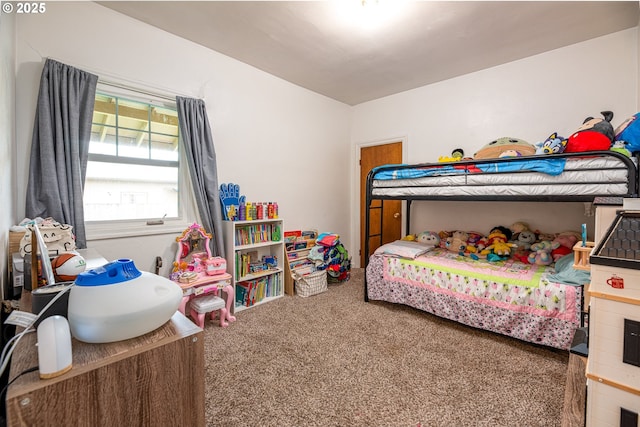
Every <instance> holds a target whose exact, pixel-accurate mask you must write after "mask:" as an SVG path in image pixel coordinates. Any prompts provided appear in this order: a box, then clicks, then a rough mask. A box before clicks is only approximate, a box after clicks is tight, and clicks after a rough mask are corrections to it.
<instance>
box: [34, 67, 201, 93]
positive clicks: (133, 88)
mask: <svg viewBox="0 0 640 427" xmlns="http://www.w3.org/2000/svg"><path fill="white" fill-rule="evenodd" d="M47 58H49V59H53V60H54V61H57V62H60V63H63V64H67V62H66V61H62V60H59V59H57V58H54V57H51V56H49V57H47ZM68 65H71V64H68ZM71 66H72V67H77V68H78V69H82V70H85V71H87V72H90V73H92V74H95V75H97V76H98V83H99V84H103V85H106V86H111V87H114V88H118V89H124V90H128V91H131V92H134V93H138V94H141V95H147V96H153V97H156V98H160V99H164V100H167V101H171V102H176V96H180V97H183V98H194V97H193V96H188V95H183V94H180V93H177V92H175V93H174V92H173V91H171V92H172V94H171V95H170V94H168V93H166V92H165V93H161V92H160V91H164V90H163V89H155V88H151V89H142V88H140V87H136V86H135V85H137V84H138V83H137V82H131V83H130V84H124V83H120V82H117V81H113V80H111V79H114V80H127V79H125V78H122V77H117V76H113V75H109V73H104V72H102V71H98V70H94V69H91V67H85V66H83V65H79V66H75V65H71ZM103 75H106V76H107V79H106V80H105V79H103V78H102V76H103ZM139 84H140V86H146V85H145V84H144V83H139Z"/></svg>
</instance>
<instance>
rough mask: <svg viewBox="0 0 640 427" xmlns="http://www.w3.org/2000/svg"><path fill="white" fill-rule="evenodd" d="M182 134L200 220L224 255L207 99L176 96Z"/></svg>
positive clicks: (213, 250)
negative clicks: (205, 102)
mask: <svg viewBox="0 0 640 427" xmlns="http://www.w3.org/2000/svg"><path fill="white" fill-rule="evenodd" d="M176 103H177V105H178V122H179V123H180V138H181V140H182V145H183V147H184V149H185V152H186V157H187V163H188V166H189V174H190V176H191V183H192V185H193V191H194V194H195V198H196V203H197V204H198V211H199V213H200V220H201V221H202V224H200V225H202V226H203V227H204V229H205V230H207V232H209V233H211V234H212V235H213V239H211V244H212V247H211V253H212V254H213V255H214V256H216V255H217V256H221V257H224V256H225V254H224V244H223V240H222V209H221V207H220V198H219V190H218V167H217V165H216V152H215V149H214V147H213V137H212V136H211V128H210V127H209V119H208V118H207V110H206V107H205V105H204V101H203V100H200V99H192V98H183V97H180V96H178V97H176Z"/></svg>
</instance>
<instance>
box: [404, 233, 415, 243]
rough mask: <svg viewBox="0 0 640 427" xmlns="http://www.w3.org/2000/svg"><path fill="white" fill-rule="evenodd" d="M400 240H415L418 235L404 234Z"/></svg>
mask: <svg viewBox="0 0 640 427" xmlns="http://www.w3.org/2000/svg"><path fill="white" fill-rule="evenodd" d="M400 240H404V241H407V242H415V241H416V235H415V234H407V235H406V236H404V237H403V238H402V239H400Z"/></svg>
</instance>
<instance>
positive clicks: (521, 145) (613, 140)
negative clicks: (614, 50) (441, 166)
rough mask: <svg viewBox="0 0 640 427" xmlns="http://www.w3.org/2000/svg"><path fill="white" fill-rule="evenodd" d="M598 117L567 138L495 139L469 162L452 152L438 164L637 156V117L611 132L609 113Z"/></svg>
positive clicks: (460, 152)
mask: <svg viewBox="0 0 640 427" xmlns="http://www.w3.org/2000/svg"><path fill="white" fill-rule="evenodd" d="M600 114H602V118H597V117H596V118H594V117H587V118H586V119H585V120H584V122H583V123H582V125H581V126H580V127H579V128H578V129H577V130H576V131H575V132H573V133H572V134H571V136H569V137H568V138H565V137H563V136H560V135H558V133H557V132H554V133H552V134H551V135H550V136H549V137H548V138H547V139H546V140H545V141H543V142H538V143H536V144H530V143H528V142H527V141H524V140H522V139H519V138H512V137H504V138H498V139H496V140H495V141H491V142H490V143H488V144H486V145H485V146H483V147H482V148H481V149H480V150H478V152H476V153H475V154H474V155H473V158H470V157H465V156H464V150H462V149H461V148H456V149H455V150H453V152H452V153H451V156H450V157H445V156H442V157H440V158H439V159H438V161H439V162H453V161H459V160H473V159H494V158H499V157H519V156H531V155H534V154H557V153H563V152H567V153H580V152H585V151H606V150H612V151H617V152H619V153H622V154H625V155H627V156H631V154H632V153H635V152H640V120H637V119H638V118H639V117H640V113H637V114H634V115H633V116H631V117H629V118H628V119H627V120H625V121H624V122H623V123H621V124H620V125H619V126H618V127H617V128H615V129H614V128H613V125H612V124H611V120H612V119H613V112H611V111H602V112H601V113H600Z"/></svg>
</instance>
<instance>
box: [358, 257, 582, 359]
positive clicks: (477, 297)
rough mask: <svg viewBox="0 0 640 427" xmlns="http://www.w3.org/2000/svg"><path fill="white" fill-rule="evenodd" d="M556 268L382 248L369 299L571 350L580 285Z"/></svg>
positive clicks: (373, 265) (373, 264)
mask: <svg viewBox="0 0 640 427" xmlns="http://www.w3.org/2000/svg"><path fill="white" fill-rule="evenodd" d="M552 273H554V269H553V267H548V266H538V265H531V264H524V263H521V262H519V261H516V260H513V259H509V260H505V261H499V262H491V263H489V262H486V261H484V260H477V261H476V260H473V259H471V258H468V257H464V256H460V255H458V254H456V253H453V252H450V251H447V250H446V249H442V248H436V249H434V250H432V251H429V252H427V253H426V254H424V255H420V256H417V257H416V258H415V259H407V258H402V257H398V256H388V255H384V254H382V253H379V254H376V255H374V256H372V257H371V258H370V260H369V264H368V266H367V269H366V274H367V284H368V296H369V299H370V300H382V301H388V302H392V303H400V304H405V305H409V306H412V307H414V308H417V309H420V310H424V311H427V312H429V313H433V314H435V315H437V316H440V317H444V318H447V319H451V320H454V321H457V322H460V323H463V324H466V325H469V326H473V327H476V328H481V329H486V330H489V331H493V332H497V333H500V334H504V335H508V336H511V337H514V338H518V339H521V340H524V341H528V342H532V343H536V344H541V345H546V346H550V347H555V348H559V349H568V348H569V347H570V345H571V341H572V340H573V335H574V332H575V330H576V329H577V328H578V327H580V318H581V310H582V287H581V286H576V285H572V284H564V283H557V282H553V281H551V280H549V279H548V276H551V275H552Z"/></svg>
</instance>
